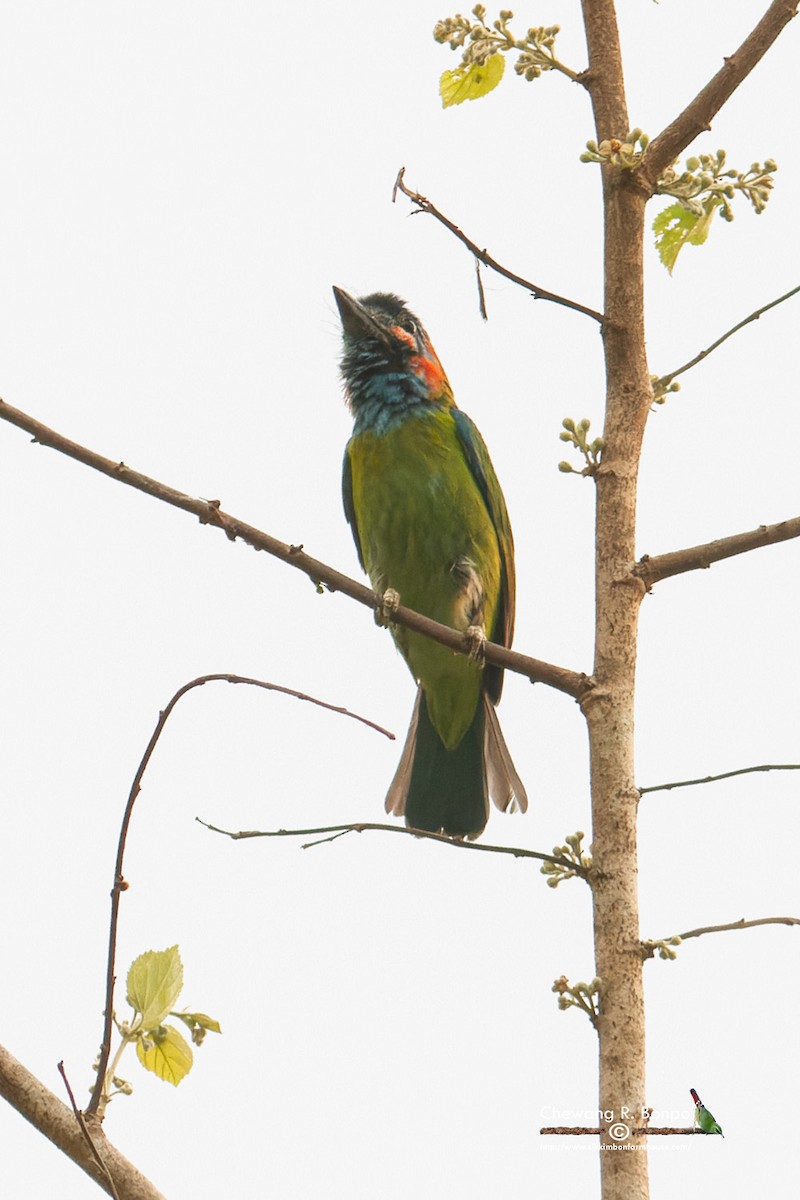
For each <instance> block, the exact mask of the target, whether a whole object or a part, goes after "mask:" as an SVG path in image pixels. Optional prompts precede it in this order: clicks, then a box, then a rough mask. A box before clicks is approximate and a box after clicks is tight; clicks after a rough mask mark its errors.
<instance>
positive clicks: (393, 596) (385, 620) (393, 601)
mask: <svg viewBox="0 0 800 1200" xmlns="http://www.w3.org/2000/svg"><path fill="white" fill-rule="evenodd" d="M399 607H400V593H399V592H397V591H395V589H394V588H387V589H386V591H385V592H382V593H381V595H380V597H379V599H378V603H377V604H376V606H375V624H376V625H383V626H387V625H391V623H392V617H393V616H394V614H395V613H396V612H397V610H398V608H399Z"/></svg>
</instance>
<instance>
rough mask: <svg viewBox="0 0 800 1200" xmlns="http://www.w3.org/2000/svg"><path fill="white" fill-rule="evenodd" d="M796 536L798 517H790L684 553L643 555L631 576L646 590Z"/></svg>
mask: <svg viewBox="0 0 800 1200" xmlns="http://www.w3.org/2000/svg"><path fill="white" fill-rule="evenodd" d="M796 537H800V517H790V518H789V520H787V521H778V522H777V523H776V524H775V525H759V527H758V529H750V530H747V531H746V532H745V533H734V534H731V536H730V537H724V538H717V540H716V541H714V542H706V543H704V544H703V545H702V546H689V547H687V548H686V549H685V550H672V551H670V552H669V553H668V554H655V555H650V554H644V555H642V557H641V558H640V559H639V561H638V562H637V563H636V565H635V566H634V568H633V573H634V575H638V577H639V578H640V579H641V580H642V581H643V583H644V585H645V587H646V588H647V590H648V591H650V589H651V588H652V587H653V586H654V585H655V584H656V583H659V582H660V581H661V580H662V579H669V578H671V577H672V576H673V575H684V574H686V572H687V571H703V570H707V569H708V568H709V567H710V566H711V565H712V564H713V563H716V562H722V560H723V559H725V558H734V557H735V556H736V555H737V554H748V553H749V552H750V551H751V550H760V549H761V548H762V547H763V546H774V545H775V544H776V543H778V542H788V541H791V539H792V538H796Z"/></svg>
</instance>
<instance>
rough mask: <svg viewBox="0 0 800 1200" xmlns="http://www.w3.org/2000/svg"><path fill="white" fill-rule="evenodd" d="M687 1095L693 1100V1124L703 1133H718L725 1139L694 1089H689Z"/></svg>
mask: <svg viewBox="0 0 800 1200" xmlns="http://www.w3.org/2000/svg"><path fill="white" fill-rule="evenodd" d="M689 1095H690V1096H691V1097H692V1099H693V1100H694V1121H695V1124H696V1125H697V1126H698V1127H699V1128H700V1129H702V1131H703V1133H719V1134H720V1135H721V1136H722V1137H725V1134H724V1133H723V1132H722V1129H721V1128H720V1126H719V1125H718V1124H717V1122H716V1121H715V1120H714V1118H713V1117H712V1115H711V1113H710V1112H709V1111H708V1109H707V1108H706V1106H705V1104H703V1101H702V1100H701V1099H700V1097H699V1096H698V1094H697V1092H696V1091H695V1090H694V1088H689Z"/></svg>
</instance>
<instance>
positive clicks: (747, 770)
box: [639, 763, 800, 796]
mask: <svg viewBox="0 0 800 1200" xmlns="http://www.w3.org/2000/svg"><path fill="white" fill-rule="evenodd" d="M758 771H800V763H762V764H761V765H760V766H758V767H739V768H738V770H736V771H723V772H722V774H721V775H704V776H703V778H702V779H676V780H675V781H674V782H673V783H654V784H652V785H651V786H650V787H643V788H639V795H640V796H644V795H646V794H647V793H648V792H671V791H672V790H673V788H685V787H697V786H699V785H700V784H702V783H717V782H719V780H720V779H734V778H735V777H736V776H737V775H754V774H755V773H756V772H758Z"/></svg>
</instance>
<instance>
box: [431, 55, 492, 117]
mask: <svg viewBox="0 0 800 1200" xmlns="http://www.w3.org/2000/svg"><path fill="white" fill-rule="evenodd" d="M505 69H506V60H505V59H504V58H503V55H502V54H493V55H491V57H490V58H487V60H486V62H485V63H480V64H478V63H469V65H467V64H466V63H462V64H461V66H459V67H456V69H455V71H443V72H442V77H441V79H440V80H439V95H440V96H441V97H442V107H443V108H450V106H451V105H453V104H462V103H463V102H464V101H465V100H477V99H478V97H479V96H485V95H486V94H487V92H491V91H494V89H495V88H496V87H497V85H498V83H499V82H500V80H501V79H502V78H503V71H505Z"/></svg>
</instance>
